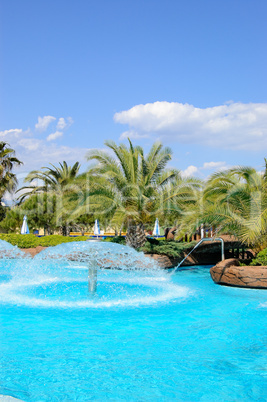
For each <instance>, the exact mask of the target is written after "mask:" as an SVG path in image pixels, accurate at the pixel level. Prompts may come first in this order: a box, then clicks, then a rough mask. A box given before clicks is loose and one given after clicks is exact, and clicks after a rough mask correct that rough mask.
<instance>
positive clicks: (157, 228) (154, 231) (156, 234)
mask: <svg viewBox="0 0 267 402" xmlns="http://www.w3.org/2000/svg"><path fill="white" fill-rule="evenodd" d="M153 236H159V220H158V218H157V219H156V222H155V226H154V229H153Z"/></svg>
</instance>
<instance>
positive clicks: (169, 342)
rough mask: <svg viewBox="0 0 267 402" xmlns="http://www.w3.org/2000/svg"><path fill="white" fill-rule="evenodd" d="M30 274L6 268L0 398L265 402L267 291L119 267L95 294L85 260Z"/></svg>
mask: <svg viewBox="0 0 267 402" xmlns="http://www.w3.org/2000/svg"><path fill="white" fill-rule="evenodd" d="M21 264H23V266H24V267H25V264H26V265H27V270H25V269H24V271H23V272H24V273H25V276H24V277H23V278H22V277H21V272H22V270H21ZM35 265H36V264H35ZM35 268H36V267H35ZM35 268H34V265H32V263H31V262H30V261H29V262H27V261H26V262H25V260H23V261H22V260H20V259H17V260H0V283H1V285H0V324H1V326H0V394H5V395H11V396H14V397H17V398H20V399H22V400H24V401H90V400H94V401H105V400H114V401H120V400H127V401H215V400H216V401H237V400H242V401H255V400H257V401H265V400H266V391H267V388H266V374H267V365H266V345H267V332H266V327H267V325H266V324H267V319H266V312H267V304H266V296H267V293H266V291H264V290H252V289H238V288H230V287H221V286H218V285H215V284H214V283H213V281H212V280H211V278H210V275H209V269H208V267H194V268H189V269H188V268H187V269H185V270H181V271H178V272H176V273H175V274H174V275H170V273H168V272H163V271H156V272H150V271H146V270H141V271H122V270H118V269H113V270H100V271H99V273H98V288H97V294H96V295H95V296H92V295H89V296H88V290H87V283H86V281H87V276H86V275H87V271H86V270H87V266H86V264H85V263H82V262H75V261H73V262H70V261H69V262H67V263H66V262H64V261H53V260H49V261H48V260H47V261H43V262H42V270H41V271H38V270H37V271H36V269H35ZM34 270H35V271H34Z"/></svg>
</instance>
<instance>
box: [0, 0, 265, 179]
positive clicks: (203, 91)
mask: <svg viewBox="0 0 267 402" xmlns="http://www.w3.org/2000/svg"><path fill="white" fill-rule="evenodd" d="M266 14H267V2H266V1H265V0H235V1H233V0H224V1H214V0H202V1H199V0H184V1H181V0H164V1H163V0H160V1H159V0H153V1H152V0H134V1H132V0H97V1H91V0H78V1H74V0H71V1H70V0H64V1H62V0H53V1H52V0H38V1H36V0H23V1H21V0H9V1H6V0H0V22H1V29H0V33H1V41H0V51H1V70H0V88H1V102H0V140H3V141H7V142H9V143H10V144H11V146H12V147H13V148H15V149H16V151H17V154H18V156H19V157H20V158H21V159H22V160H23V161H24V166H23V168H20V170H19V176H20V179H21V178H22V177H23V175H25V173H27V172H28V171H29V170H32V169H36V168H40V167H41V166H46V165H48V163H49V162H51V163H57V162H60V161H63V160H66V161H67V162H68V163H74V162H75V161H76V160H80V162H82V163H83V168H85V167H86V166H87V162H86V160H85V159H84V155H85V154H86V150H88V149H91V148H103V147H104V141H105V140H106V139H113V140H115V141H117V142H119V141H127V140H126V138H127V136H130V137H131V138H132V140H133V142H134V144H140V145H142V146H143V147H144V148H145V149H146V150H148V149H149V147H150V146H151V145H152V144H153V142H154V141H156V140H161V141H162V143H163V144H164V145H168V146H171V148H172V149H173V153H174V154H173V160H172V166H174V167H176V168H178V169H180V170H182V171H183V172H184V174H190V173H192V174H195V175H198V176H200V177H207V176H208V175H209V174H210V173H211V172H212V171H214V170H217V169H219V168H225V167H228V166H233V165H240V164H241V165H251V166H254V167H255V168H257V169H261V168H262V166H263V164H264V163H263V162H264V161H263V158H264V157H267V90H266V89H267V88H266V86H267V85H266V84H267V80H266V65H267V60H266V59H267V52H266V39H267V25H266Z"/></svg>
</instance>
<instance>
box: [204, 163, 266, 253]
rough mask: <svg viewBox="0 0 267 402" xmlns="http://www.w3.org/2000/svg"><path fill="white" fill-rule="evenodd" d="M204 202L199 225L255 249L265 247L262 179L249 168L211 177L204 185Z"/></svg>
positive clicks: (263, 181) (264, 183)
mask: <svg viewBox="0 0 267 402" xmlns="http://www.w3.org/2000/svg"><path fill="white" fill-rule="evenodd" d="M204 199H205V200H206V201H208V202H209V206H208V207H207V208H206V209H205V211H204V213H203V217H202V219H203V221H205V222H209V223H210V224H211V225H214V226H216V227H217V228H218V231H219V232H221V233H225V232H227V233H229V234H232V235H235V236H236V237H237V238H238V239H239V240H241V241H242V242H243V243H246V244H248V245H250V246H253V247H254V248H256V249H261V248H264V247H266V246H267V182H266V175H262V174H261V173H259V172H257V171H256V170H255V169H253V168H250V167H236V168H232V169H229V170H227V171H224V172H219V173H215V174H214V175H212V176H211V178H210V179H209V181H208V182H207V185H206V188H205V191H204Z"/></svg>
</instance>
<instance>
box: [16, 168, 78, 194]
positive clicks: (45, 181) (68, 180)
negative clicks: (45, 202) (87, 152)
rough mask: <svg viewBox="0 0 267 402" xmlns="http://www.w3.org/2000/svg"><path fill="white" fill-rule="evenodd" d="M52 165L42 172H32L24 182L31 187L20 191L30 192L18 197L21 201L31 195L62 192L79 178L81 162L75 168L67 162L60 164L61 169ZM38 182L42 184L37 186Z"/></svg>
mask: <svg viewBox="0 0 267 402" xmlns="http://www.w3.org/2000/svg"><path fill="white" fill-rule="evenodd" d="M50 165H51V166H52V167H42V168H41V170H32V171H31V172H30V173H29V174H28V176H27V177H26V178H25V180H24V182H25V183H30V185H28V186H24V187H21V188H20V189H19V191H21V190H28V191H27V192H24V193H23V194H21V195H20V196H19V197H18V198H19V199H20V200H21V201H22V200H23V199H24V198H25V197H27V196H28V195H29V194H31V195H32V194H36V193H40V192H41V193H42V192H48V191H49V192H51V191H62V190H63V189H64V188H66V187H67V186H69V185H71V184H72V183H73V181H74V179H76V178H77V176H78V174H79V170H80V166H81V165H80V163H79V162H76V163H75V164H74V165H73V166H68V164H67V162H65V161H63V163H59V167H56V166H54V165H53V164H52V163H50ZM36 181H40V184H39V185H36Z"/></svg>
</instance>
